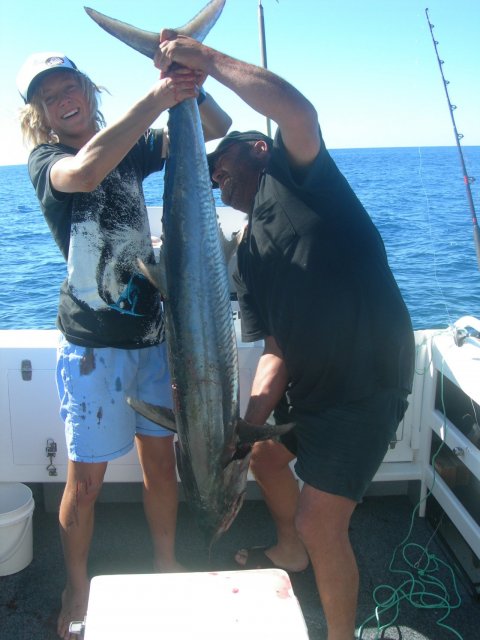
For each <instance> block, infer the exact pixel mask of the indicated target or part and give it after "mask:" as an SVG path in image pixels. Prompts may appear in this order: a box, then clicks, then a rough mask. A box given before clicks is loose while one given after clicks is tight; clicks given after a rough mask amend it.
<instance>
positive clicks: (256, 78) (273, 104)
mask: <svg viewBox="0 0 480 640" xmlns="http://www.w3.org/2000/svg"><path fill="white" fill-rule="evenodd" d="M173 62H177V63H179V64H182V65H184V66H186V67H189V68H191V69H195V70H201V71H202V72H203V73H205V74H208V75H210V76H212V78H215V79H216V80H218V82H221V83H222V84H224V85H225V86H226V87H228V88H229V89H231V90H232V91H234V92H235V93H236V94H237V95H238V96H239V97H240V98H241V99H242V100H244V101H245V102H246V103H247V104H248V105H250V106H251V107H252V109H255V111H258V113H261V114H262V115H264V116H266V117H268V118H271V119H272V120H274V121H275V122H276V123H277V124H278V126H279V128H280V131H281V133H282V138H283V142H284V144H285V147H286V149H287V151H288V153H289V156H290V161H291V163H292V164H293V165H297V166H305V165H308V164H310V163H311V162H312V161H313V160H314V158H315V157H316V156H317V154H318V152H319V150H320V132H319V128H318V118H317V112H316V110H315V108H314V107H313V105H312V104H311V103H310V102H309V101H308V100H307V99H306V98H305V97H304V96H303V95H302V94H301V93H300V92H299V91H298V90H297V89H295V87H293V86H292V85H291V84H290V83H288V82H286V81H285V80H283V79H282V78H280V77H279V76H277V75H276V74H274V73H272V72H271V71H269V70H267V69H263V68H262V67H257V66H255V65H252V64H249V63H247V62H242V61H241V60H236V59H235V58H231V57H230V56H227V55H225V54H223V53H220V52H219V51H216V50H215V49H211V48H210V47H206V46H205V45H203V44H201V43H199V42H197V41H196V40H193V39H191V38H188V37H187V36H180V35H176V34H175V33H174V32H172V31H168V30H164V31H162V34H161V43H160V47H159V50H158V52H157V55H156V57H155V64H156V66H157V67H158V68H159V69H161V70H162V71H163V72H166V71H167V70H168V69H169V67H170V65H171V64H172V63H173Z"/></svg>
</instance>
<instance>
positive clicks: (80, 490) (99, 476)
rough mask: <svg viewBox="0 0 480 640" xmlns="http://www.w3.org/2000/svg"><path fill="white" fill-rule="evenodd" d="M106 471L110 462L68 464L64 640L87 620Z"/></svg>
mask: <svg viewBox="0 0 480 640" xmlns="http://www.w3.org/2000/svg"><path fill="white" fill-rule="evenodd" d="M106 468H107V463H106V462H102V463H94V464H87V463H84V462H73V461H72V460H69V461H68V472H67V484H66V485H65V490H64V492H63V497H62V501H61V504H60V513H59V520H60V538H61V541H62V546H63V555H64V559H65V568H66V572H67V583H66V586H65V589H64V591H63V594H62V608H61V611H60V615H59V617H58V622H57V633H58V635H59V636H60V637H61V638H64V640H69V639H70V637H72V638H74V637H75V636H71V635H70V633H69V631H68V628H69V625H70V622H71V621H72V620H83V618H84V617H85V613H86V611H87V603H88V590H89V580H88V575H87V561H88V552H89V549H90V543H91V540H92V534H93V523H94V507H95V501H96V499H97V497H98V494H99V492H100V489H101V487H102V483H103V477H104V475H105V470H106Z"/></svg>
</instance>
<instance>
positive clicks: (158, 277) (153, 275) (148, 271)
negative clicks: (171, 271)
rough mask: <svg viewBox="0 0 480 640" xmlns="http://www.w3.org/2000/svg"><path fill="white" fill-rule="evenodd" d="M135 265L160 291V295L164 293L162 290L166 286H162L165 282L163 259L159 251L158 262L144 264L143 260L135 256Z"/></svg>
mask: <svg viewBox="0 0 480 640" xmlns="http://www.w3.org/2000/svg"><path fill="white" fill-rule="evenodd" d="M137 265H138V268H139V269H140V271H141V272H142V274H143V275H144V276H145V277H146V278H147V280H148V281H149V282H151V283H152V284H153V286H154V287H155V288H156V289H158V290H159V291H160V293H161V294H162V296H163V295H164V291H165V289H166V287H165V286H164V282H165V260H163V259H162V253H161V251H160V262H156V263H155V264H145V263H144V262H143V260H140V258H137Z"/></svg>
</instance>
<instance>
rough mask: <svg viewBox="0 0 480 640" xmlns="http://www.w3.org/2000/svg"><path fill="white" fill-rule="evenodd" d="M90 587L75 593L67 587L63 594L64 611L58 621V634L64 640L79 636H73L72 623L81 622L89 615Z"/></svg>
mask: <svg viewBox="0 0 480 640" xmlns="http://www.w3.org/2000/svg"><path fill="white" fill-rule="evenodd" d="M88 592H89V585H87V587H86V588H85V589H81V590H79V591H74V590H73V589H71V588H70V587H68V586H67V587H65V589H64V591H63V593H62V609H61V611H60V615H59V616H58V621H57V633H58V635H59V636H60V638H63V640H73V639H74V638H78V636H72V635H71V634H70V631H69V626H70V623H71V622H73V621H76V620H78V621H81V620H83V619H84V618H85V614H86V613H87V604H88Z"/></svg>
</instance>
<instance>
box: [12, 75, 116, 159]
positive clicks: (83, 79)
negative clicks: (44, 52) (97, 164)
mask: <svg viewBox="0 0 480 640" xmlns="http://www.w3.org/2000/svg"><path fill="white" fill-rule="evenodd" d="M58 72H59V73H73V74H75V77H76V78H77V80H78V82H79V84H80V88H81V89H82V91H83V92H84V94H85V96H86V98H87V101H88V105H89V107H90V112H91V114H92V117H93V120H94V122H95V129H96V131H100V129H102V127H104V126H105V118H104V117H103V114H102V112H101V111H100V110H99V96H100V93H101V92H102V91H105V89H104V88H103V87H98V86H97V85H96V84H95V83H94V82H92V81H91V80H90V78H89V77H88V76H87V75H85V74H84V73H81V72H80V71H76V70H75V71H74V70H72V71H70V70H68V71H67V70H61V69H59V70H58ZM19 120H20V129H21V132H22V137H23V142H24V144H25V146H26V147H27V148H30V149H31V148H34V147H37V146H38V145H39V144H44V143H57V142H59V139H58V135H57V134H56V133H55V131H53V129H52V128H51V126H50V124H49V122H48V117H47V113H46V110H45V106H44V103H43V101H42V99H41V96H40V92H39V91H38V89H36V90H35V91H34V93H33V95H32V97H31V99H30V102H29V103H28V104H26V105H25V106H24V107H23V108H22V109H21V110H20V114H19Z"/></svg>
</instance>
